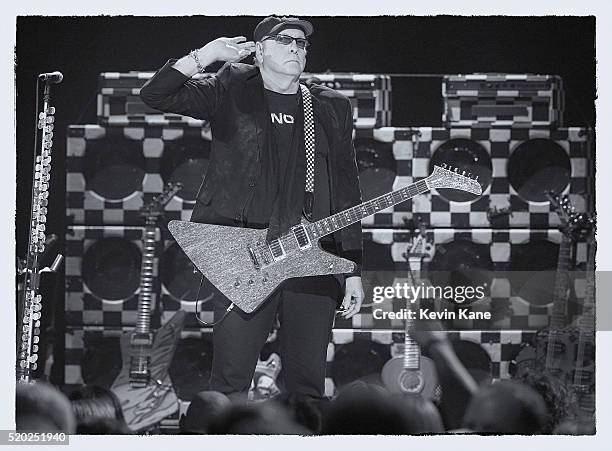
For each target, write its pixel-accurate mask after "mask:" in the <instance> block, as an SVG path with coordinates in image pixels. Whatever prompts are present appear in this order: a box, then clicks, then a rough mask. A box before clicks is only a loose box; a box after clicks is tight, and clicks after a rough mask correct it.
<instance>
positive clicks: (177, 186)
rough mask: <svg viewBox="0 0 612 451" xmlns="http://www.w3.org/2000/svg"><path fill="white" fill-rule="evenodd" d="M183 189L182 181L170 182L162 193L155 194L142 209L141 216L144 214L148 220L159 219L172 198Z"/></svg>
mask: <svg viewBox="0 0 612 451" xmlns="http://www.w3.org/2000/svg"><path fill="white" fill-rule="evenodd" d="M181 189H183V184H182V183H181V182H171V183H168V184H167V185H166V186H165V187H164V191H163V192H162V193H161V194H158V195H157V196H155V197H154V198H153V199H152V200H151V202H149V203H148V204H146V205H144V206H143V207H142V208H141V209H140V216H144V217H146V218H147V219H148V220H149V219H153V220H155V219H157V218H158V217H160V216H161V215H163V214H164V207H165V206H166V204H167V203H168V202H170V199H172V198H173V197H174V195H175V194H176V193H178V192H179V191H180V190H181Z"/></svg>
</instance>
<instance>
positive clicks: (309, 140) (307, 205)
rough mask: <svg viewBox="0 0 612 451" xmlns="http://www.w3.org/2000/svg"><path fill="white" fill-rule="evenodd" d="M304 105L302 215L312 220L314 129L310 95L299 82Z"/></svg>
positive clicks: (306, 88)
mask: <svg viewBox="0 0 612 451" xmlns="http://www.w3.org/2000/svg"><path fill="white" fill-rule="evenodd" d="M300 89H301V90H302V105H303V106H304V148H305V150H306V186H305V189H304V191H305V192H304V208H303V213H304V217H305V218H306V219H308V220H309V221H312V219H313V218H312V213H313V204H314V167H315V129H314V114H313V112H312V97H311V94H310V90H309V89H308V87H306V85H303V84H301V83H300Z"/></svg>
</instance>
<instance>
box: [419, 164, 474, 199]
mask: <svg viewBox="0 0 612 451" xmlns="http://www.w3.org/2000/svg"><path fill="white" fill-rule="evenodd" d="M426 180H427V184H428V185H429V186H430V187H432V188H452V189H458V190H461V191H465V192H468V193H471V194H476V195H478V196H479V195H481V194H482V187H481V186H480V183H478V177H476V178H472V175H471V174H470V173H467V172H466V171H460V170H459V169H458V168H453V167H451V166H448V165H446V164H443V165H442V166H434V170H433V172H432V173H431V175H430V176H429V177H427V179H426Z"/></svg>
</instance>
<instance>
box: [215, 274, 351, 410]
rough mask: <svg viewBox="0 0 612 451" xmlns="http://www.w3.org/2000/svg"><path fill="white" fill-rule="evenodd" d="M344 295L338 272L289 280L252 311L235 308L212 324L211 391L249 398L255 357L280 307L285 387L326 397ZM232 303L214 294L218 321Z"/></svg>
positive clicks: (302, 393) (318, 396)
mask: <svg viewBox="0 0 612 451" xmlns="http://www.w3.org/2000/svg"><path fill="white" fill-rule="evenodd" d="M217 294H219V293H217ZM340 299H342V292H341V288H340V284H339V282H338V280H337V279H336V278H335V277H333V276H317V277H305V278H301V279H292V280H289V281H286V282H285V283H284V284H283V285H281V286H280V287H279V288H278V289H277V290H276V291H275V292H274V293H273V294H272V295H271V296H270V298H268V300H266V302H265V303H264V304H263V305H262V306H261V307H260V308H259V309H257V310H256V311H255V312H253V313H251V314H247V313H244V312H242V311H241V310H240V309H238V308H234V310H232V311H231V312H230V313H229V314H228V315H227V317H226V318H225V319H224V320H223V321H222V322H221V323H220V324H218V325H216V326H215V327H214V331H213V349H214V353H213V365H212V374H211V384H210V388H211V390H216V391H220V392H222V393H225V394H228V395H232V396H231V397H233V398H238V399H241V398H244V399H246V396H247V394H248V390H249V388H250V386H251V380H252V379H253V374H254V372H255V366H256V365H257V359H258V357H259V354H260V352H261V349H262V347H263V345H264V344H265V342H266V339H267V337H268V334H269V332H270V331H271V329H272V325H273V323H274V320H275V318H276V315H277V312H278V317H279V320H280V329H279V331H278V339H279V340H280V354H281V356H280V357H281V365H282V368H283V370H282V372H281V376H282V377H283V381H282V382H283V386H284V387H285V390H286V391H287V392H289V393H293V394H298V395H307V396H311V397H315V398H321V397H323V396H324V394H325V362H326V356H327V345H328V343H329V339H330V334H331V329H332V326H333V321H334V315H335V311H336V306H337V305H338V302H339V300H340ZM228 306H229V300H227V299H226V298H224V297H222V296H215V306H214V316H215V321H217V320H218V319H219V318H221V316H222V315H223V314H224V313H225V311H226V309H227V307H228Z"/></svg>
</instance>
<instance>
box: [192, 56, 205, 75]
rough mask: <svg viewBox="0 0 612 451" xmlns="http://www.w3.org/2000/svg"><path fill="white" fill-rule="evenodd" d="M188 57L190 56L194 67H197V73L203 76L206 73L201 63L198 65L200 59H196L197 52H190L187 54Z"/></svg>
mask: <svg viewBox="0 0 612 451" xmlns="http://www.w3.org/2000/svg"><path fill="white" fill-rule="evenodd" d="M189 56H191V57H192V58H193V59H194V61H195V62H196V66H197V67H198V72H199V73H201V74H203V73H204V72H205V71H206V68H205V67H204V66H202V63H200V58H198V51H197V50H192V51H191V52H189Z"/></svg>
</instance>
